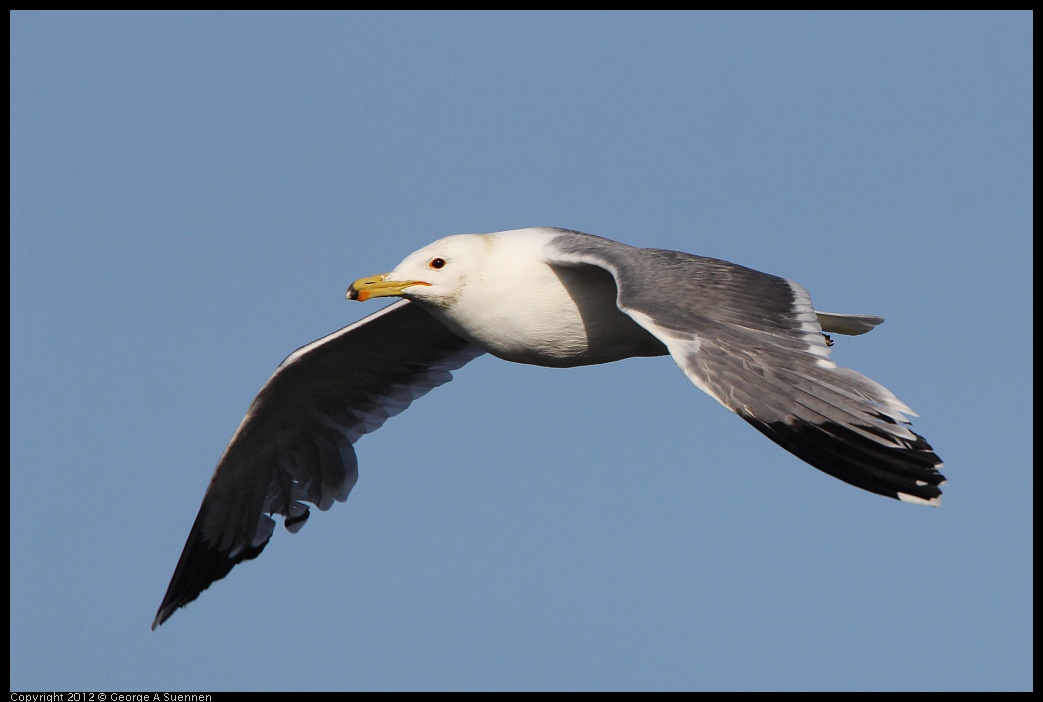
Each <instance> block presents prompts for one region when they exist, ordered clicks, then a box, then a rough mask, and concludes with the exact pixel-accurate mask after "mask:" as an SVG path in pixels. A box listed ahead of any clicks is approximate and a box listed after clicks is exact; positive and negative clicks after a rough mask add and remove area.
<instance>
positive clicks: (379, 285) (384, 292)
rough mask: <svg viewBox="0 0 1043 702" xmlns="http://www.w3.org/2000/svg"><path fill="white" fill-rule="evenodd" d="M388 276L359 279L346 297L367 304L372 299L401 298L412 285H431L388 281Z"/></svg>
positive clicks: (411, 281)
mask: <svg viewBox="0 0 1043 702" xmlns="http://www.w3.org/2000/svg"><path fill="white" fill-rule="evenodd" d="M387 277H388V274H387V273H383V274H381V275H371V276H370V277H368V278H359V279H358V280H356V281H355V282H354V283H352V284H351V286H350V287H349V288H348V294H347V295H346V296H345V297H346V298H347V299H348V300H358V301H359V302H365V301H366V300H368V299H369V298H371V297H396V296H401V295H402V291H403V290H404V289H405V288H408V287H410V286H412V285H430V284H431V283H425V282H424V281H422V280H388V279H387Z"/></svg>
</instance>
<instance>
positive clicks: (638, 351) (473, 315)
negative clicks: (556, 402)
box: [431, 274, 668, 368]
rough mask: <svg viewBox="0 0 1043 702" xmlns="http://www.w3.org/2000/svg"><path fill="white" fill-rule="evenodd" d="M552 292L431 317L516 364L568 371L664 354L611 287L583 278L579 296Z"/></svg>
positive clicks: (560, 290) (565, 290)
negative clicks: (623, 308)
mask: <svg viewBox="0 0 1043 702" xmlns="http://www.w3.org/2000/svg"><path fill="white" fill-rule="evenodd" d="M605 277H608V276H607V274H606V276H605ZM551 290H553V292H550V291H549V290H548V288H547V287H544V288H543V289H542V294H541V297H540V298H539V300H525V299H524V295H516V296H514V297H512V298H511V299H509V300H505V299H500V300H498V301H496V303H493V301H491V300H489V299H486V300H484V301H483V306H482V309H481V311H480V313H478V311H477V310H468V309H467V308H466V303H461V304H460V305H458V306H456V307H454V308H452V309H449V310H447V309H432V310H431V313H432V314H434V315H435V317H436V318H438V319H439V321H441V322H442V323H443V324H445V325H446V326H447V327H449V328H450V329H452V330H453V331H454V332H455V333H456V334H458V335H459V336H461V337H463V338H464V339H467V340H468V341H470V342H471V343H472V344H474V345H475V346H477V347H478V348H480V349H482V350H483V351H486V352H487V353H490V354H492V355H494V356H497V357H498V358H502V359H504V360H506V361H514V362H515V363H527V364H530V365H536V366H552V367H557V368H568V367H572V366H586V365H593V364H597V363H610V362H612V361H618V360H621V359H624V358H630V357H632V356H662V355H665V354H667V353H668V352H667V350H666V347H665V346H664V345H663V344H662V343H661V342H660V341H659V340H658V339H656V338H655V337H654V336H652V335H651V334H650V333H649V332H647V331H646V330H645V329H644V328H643V327H641V326H640V325H639V324H637V322H635V321H634V320H633V319H631V318H630V317H629V316H628V315H626V314H624V313H623V312H621V311H620V310H619V308H618V307H616V302H615V286H614V285H609V286H607V287H606V286H598V285H595V286H591V285H590V280H587V281H586V285H585V286H584V287H583V288H582V291H583V293H582V294H577V292H576V290H577V289H576V288H574V287H572V288H571V289H570V288H567V287H565V286H560V287H554V288H551Z"/></svg>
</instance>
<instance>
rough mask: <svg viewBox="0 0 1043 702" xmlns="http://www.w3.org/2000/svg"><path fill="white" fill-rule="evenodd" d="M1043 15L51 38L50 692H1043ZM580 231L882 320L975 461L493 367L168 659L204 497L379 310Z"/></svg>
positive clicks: (42, 588) (435, 411) (18, 225)
mask: <svg viewBox="0 0 1043 702" xmlns="http://www.w3.org/2000/svg"><path fill="white" fill-rule="evenodd" d="M1031 24H1032V20H1031V15H1029V14H1024V13H973V14H971V13H967V14H964V13H953V14H949V13H947V14H919V13H903V14H860V13H842V14H819V13H815V14H774V13H765V14H759V13H755V14H746V13H743V14H730V13H726V14H703V13H694V14H679V13H667V14H658V13H551V14H545V13H534V14H530V13H522V14H501V13H452V14H442V13H393V14H392V13H336V14H324V13H323V14H310V13H309V14H297V13H291V14H272V13H262V14H239V13H206V14H180V13H174V14H166V13H164V14H154V13H117V14H109V13H98V14H94V13H91V14H79V13H20V12H19V13H14V14H12V15H11V416H12V418H11V687H12V689H16V690H27V689H29V690H94V691H106V692H115V691H127V690H182V691H205V690H234V689H249V690H295V689H304V690H327V689H340V690H407V689H430V690H443V689H464V690H466V689H566V690H571V689H577V690H578V689H696V690H700V689H721V690H738V689H755V690H772V689H787V690H827V689H828V690H833V689H860V690H892V689H915V690H961V689H975V690H1026V689H1030V688H1031V687H1032V667H1031V661H1032V624H1031V622H1032V594H1031V593H1032V485H1033V480H1032V429H1031V425H1032V389H1031V388H1032V331H1033V328H1032V321H1031V320H1032V308H1031V296H1032V282H1031V281H1032V267H1031V260H1032V253H1033V252H1032V238H1031V236H1032V235H1031V232H1032V195H1031V193H1032V156H1031V154H1032V117H1033V114H1032V87H1031V86H1032V72H1031V58H1032V26H1031ZM537 225H549V226H562V227H569V228H573V229H579V230H582V231H588V232H591V233H594V234H599V235H602V236H607V237H609V238H613V239H617V240H621V241H625V242H627V243H631V244H636V245H643V246H655V247H661V248H672V249H679V250H685V251H689V252H692V253H698V254H702V255H709V256H716V257H719V258H724V259H728V260H731V261H735V262H737V263H742V264H744V265H747V266H750V267H753V268H757V269H760V270H765V271H768V272H771V273H775V274H778V275H782V276H785V277H788V278H792V279H794V280H797V281H799V282H801V283H802V284H804V285H805V286H807V287H808V289H809V290H810V291H811V295H812V298H813V300H814V301H815V303H816V306H817V307H818V308H819V309H824V310H830V311H839V312H853V313H870V314H879V315H882V316H884V317H886V318H887V322H886V324H884V325H883V326H882V327H880V328H879V329H877V330H876V331H874V332H873V333H872V334H869V335H867V336H864V337H858V338H840V339H838V340H837V345H836V347H835V348H834V358H835V359H836V360H837V361H838V362H840V363H841V364H842V365H847V366H850V367H853V368H855V369H857V370H859V371H861V372H863V373H865V374H866V375H868V376H869V377H871V378H873V379H875V380H877V381H879V382H881V383H883V384H884V385H886V386H887V387H889V388H891V389H892V390H893V391H894V392H895V393H896V394H897V395H898V396H899V397H900V398H902V399H903V400H904V401H905V402H907V403H908V404H910V405H911V406H912V407H913V408H914V409H916V410H917V411H918V412H919V414H920V415H921V416H920V418H919V419H917V420H916V423H915V428H916V429H917V430H918V431H919V432H920V433H922V434H923V435H924V436H926V437H927V438H928V439H929V440H930V441H931V443H932V444H933V445H934V446H935V448H936V449H937V451H938V453H939V454H940V455H941V456H942V457H943V458H944V459H945V461H946V470H945V473H946V475H947V476H948V478H949V483H948V485H947V488H946V493H945V499H944V505H943V507H942V508H941V509H937V510H935V509H929V508H922V507H916V506H911V505H905V504H901V503H898V502H896V501H891V500H887V499H884V498H881V497H877V496H874V495H870V494H868V493H864V492H862V491H860V490H857V489H855V488H852V487H850V486H848V485H846V484H844V483H841V482H839V481H837V480H834V479H832V478H830V477H828V476H826V475H824V474H823V473H820V472H819V471H816V470H814V469H812V468H810V467H808V466H806V465H804V464H802V463H801V462H800V461H799V460H797V459H795V458H793V457H792V456H790V455H789V454H787V453H785V452H784V451H782V450H781V449H779V448H778V447H776V446H775V445H774V444H772V443H770V442H769V441H767V440H765V439H764V438H763V437H761V436H760V435H759V434H758V433H757V432H755V431H754V430H753V429H752V428H750V427H749V426H747V425H746V423H745V422H743V421H742V420H740V419H739V418H737V417H735V416H733V415H731V414H730V413H728V412H726V411H724V410H723V409H722V408H721V407H720V406H719V405H718V404H717V403H716V402H714V401H713V400H711V399H710V398H709V397H707V396H705V395H704V394H702V393H701V392H699V391H698V390H697V389H696V388H695V387H693V386H692V385H691V383H689V382H688V381H687V380H686V379H685V378H684V376H683V375H682V374H681V372H680V371H679V370H678V369H677V367H676V366H675V365H674V364H673V363H672V362H671V361H670V360H669V359H665V358H659V359H632V360H629V361H624V362H621V363H616V364H610V365H605V366H599V367H590V368H582V369H575V370H568V371H562V370H552V369H540V368H533V367H527V366H519V365H512V364H507V363H504V362H502V361H497V360H495V359H492V358H488V357H486V358H482V359H479V360H477V361H475V362H474V363H472V364H471V365H469V366H467V367H466V368H464V369H463V370H462V371H460V372H459V373H458V374H457V377H456V380H454V381H453V382H452V383H450V384H449V385H447V386H445V387H443V388H440V389H439V390H437V391H435V392H433V393H432V394H430V395H428V396H427V397H425V398H423V399H422V400H420V401H419V402H417V403H416V404H415V405H414V406H413V407H412V408H410V410H409V411H407V412H405V413H403V414H402V415H400V416H398V417H396V418H394V419H393V420H391V421H389V422H388V423H387V425H386V426H385V427H384V428H383V429H381V430H380V431H379V432H377V433H375V434H373V435H370V436H368V437H365V438H364V439H362V440H361V441H360V442H359V444H358V446H357V448H358V453H359V460H360V466H361V467H360V480H359V483H358V485H357V486H356V488H355V490H354V491H353V492H352V494H351V497H350V498H349V499H348V501H347V503H345V504H338V505H336V506H335V508H334V509H332V510H330V511H329V512H326V513H315V514H314V516H313V517H312V519H311V520H310V521H309V523H308V524H307V526H306V528H304V529H303V530H302V531H301V532H300V533H299V534H297V535H292V536H291V535H290V534H288V533H287V532H286V531H285V530H283V529H282V528H281V527H279V529H278V531H277V532H276V534H275V536H274V537H273V539H272V541H271V543H270V544H269V545H268V548H267V549H266V550H265V552H264V554H263V555H262V556H261V557H260V558H259V559H257V560H256V561H253V562H250V563H247V564H244V565H241V566H239V567H238V568H236V569H235V570H234V571H233V572H232V573H231V575H230V576H229V577H228V578H226V579H225V580H223V581H220V582H218V583H217V584H215V585H214V586H213V587H211V588H210V590H208V591H207V592H205V593H204V594H203V595H202V596H201V597H200V598H199V600H197V601H196V602H194V603H192V604H191V605H190V606H189V607H188V608H186V609H184V610H181V611H179V612H177V613H176V614H175V615H174V617H173V618H172V619H171V620H170V621H169V622H167V624H166V625H164V626H163V627H161V628H160V629H159V630H158V631H157V632H152V631H150V630H149V625H150V623H151V621H152V617H153V616H154V614H155V611H156V608H157V606H158V605H159V602H160V599H161V597H162V595H163V592H164V590H165V588H166V586H167V582H168V580H169V578H170V575H171V573H172V572H173V568H174V565H175V563H176V561H177V558H178V555H179V554H180V552H181V548H182V545H183V544H184V540H185V537H186V536H187V534H188V530H189V528H190V526H191V524H192V520H193V519H194V517H195V514H196V511H197V509H198V507H199V502H200V500H201V498H202V495H203V492H204V490H205V488H206V485H207V481H208V480H209V477H210V474H211V472H212V470H213V467H214V465H215V463H216V460H217V458H218V457H219V455H220V453H221V451H222V450H223V448H224V446H225V444H226V443H227V441H228V439H229V438H230V437H231V435H232V432H233V431H234V430H235V428H236V426H237V425H238V423H239V421H240V419H241V418H242V415H243V413H244V412H245V410H246V408H247V406H248V405H249V403H250V401H251V399H252V398H253V396H254V394H255V393H256V392H257V390H258V389H259V388H260V387H261V385H262V384H263V383H264V382H265V380H266V379H267V378H268V376H269V375H270V373H271V372H272V370H273V369H274V368H275V366H276V365H277V364H278V363H279V362H280V361H281V360H282V359H283V358H284V357H285V356H286V355H287V354H288V353H289V352H291V351H292V350H293V349H295V348H297V347H298V346H301V345H303V344H305V343H307V342H309V341H311V340H313V339H315V338H318V337H320V336H322V335H324V334H326V333H328V332H330V331H333V330H335V329H337V328H339V327H341V326H344V325H345V324H348V323H350V322H352V321H354V320H356V319H358V318H360V317H362V316H364V315H365V314H367V313H370V312H372V311H374V310H375V309H378V308H379V303H378V302H377V301H374V302H372V303H368V304H359V303H349V302H346V301H345V300H344V290H345V288H346V287H347V285H348V284H349V283H350V282H351V281H352V280H354V279H356V278H358V277H360V276H363V275H370V274H374V273H379V272H383V271H385V270H388V269H390V268H391V267H393V266H394V265H395V264H397V263H398V261H399V260H401V259H402V258H403V257H404V256H405V255H406V254H408V253H410V252H411V251H413V250H415V249H417V248H419V247H420V246H422V245H424V244H426V243H428V242H430V241H432V240H434V239H436V238H439V237H441V236H445V235H448V234H452V233H460V232H485V231H497V230H503V229H512V228H518V227H525V226H537Z"/></svg>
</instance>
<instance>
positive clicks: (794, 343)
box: [153, 228, 944, 628]
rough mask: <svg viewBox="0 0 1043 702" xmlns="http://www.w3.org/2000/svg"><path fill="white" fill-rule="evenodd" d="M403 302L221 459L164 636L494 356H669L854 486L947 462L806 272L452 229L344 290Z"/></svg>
mask: <svg viewBox="0 0 1043 702" xmlns="http://www.w3.org/2000/svg"><path fill="white" fill-rule="evenodd" d="M383 296H396V297H404V298H406V300H403V301H400V302H397V303H395V304H394V305H391V306H390V307H387V308H385V309H383V310H381V311H379V312H377V313H375V314H373V315H371V316H369V317H367V318H366V319H363V320H361V321H360V322H357V323H355V324H352V325H350V326H348V327H345V328H344V329H341V330H340V331H337V332H334V333H333V334H331V335H329V336H327V337H325V338H323V339H319V340H318V341H315V342H313V343H311V344H308V345H307V346H304V347H302V348H301V349H298V350H297V351H295V352H294V353H293V354H291V355H290V356H289V357H288V358H287V359H286V360H285V361H284V362H283V363H282V364H281V365H280V366H279V368H278V369H277V370H276V372H275V374H274V375H273V376H272V378H271V379H270V380H269V381H268V383H267V384H266V385H265V387H264V388H262V390H261V392H260V393H259V394H258V396H257V398H256V399H255V400H254V402H253V404H252V405H251V407H250V409H249V411H248V412H247V415H246V417H245V418H244V420H243V422H242V424H241V425H240V427H239V429H238V430H237V431H236V433H235V435H234V436H233V437H232V440H231V442H230V443H229V445H228V448H227V449H226V450H225V453H224V455H223V456H222V457H221V460H220V461H219V463H218V466H217V469H216V471H215V473H214V477H213V478H212V480H211V483H210V486H209V487H208V489H207V493H206V495H205V496H204V498H203V504H202V507H201V508H200V512H199V515H198V517H197V518H196V522H195V524H194V525H193V528H192V531H191V533H190V534H189V538H188V543H187V544H186V545H185V550H184V552H183V553H182V555H181V559H180V561H179V562H178V565H177V568H176V569H175V572H174V576H173V578H172V579H171V583H170V586H169V588H168V590H167V594H166V596H165V597H164V600H163V603H162V604H161V606H160V609H159V612H158V614H157V615H156V620H155V622H154V623H153V628H155V627H156V626H158V625H159V624H161V623H162V622H163V621H164V620H165V619H166V618H167V617H169V616H170V615H171V614H172V613H173V612H174V610H175V609H177V608H178V607H181V606H184V605H185V604H187V603H188V602H190V601H192V600H193V599H195V598H196V597H197V596H198V595H199V593H200V592H202V590H204V589H206V588H207V587H208V586H209V585H210V583H211V582H213V581H214V580H217V579H219V578H222V577H224V576H225V575H226V574H227V573H228V572H229V571H230V569H231V568H232V567H233V566H234V565H235V564H236V563H239V562H241V561H242V560H245V559H249V558H254V557H256V556H257V555H258V554H259V553H260V552H261V550H262V549H263V548H264V546H265V544H266V543H267V541H268V539H269V538H270V537H271V534H272V531H273V528H274V522H273V521H272V519H271V518H270V516H269V515H272V514H282V515H284V516H285V517H286V526H287V528H289V529H290V530H291V531H296V530H297V529H299V528H300V527H301V525H302V524H303V523H304V521H305V520H306V519H307V516H308V508H307V506H306V505H305V504H304V502H311V503H312V504H315V505H317V506H318V507H319V508H320V509H328V508H329V506H330V505H332V504H333V502H334V501H343V500H344V499H346V498H347V495H348V492H349V491H350V490H351V487H352V486H353V485H354V482H355V480H356V478H357V461H356V458H355V452H354V449H353V444H354V443H355V441H356V440H357V439H358V438H359V437H360V436H362V435H363V434H366V433H369V432H371V431H374V430H375V429H377V428H379V427H380V426H381V425H382V424H383V422H384V421H385V420H386V419H387V418H388V417H390V416H393V415H394V414H397V413H398V412H400V411H401V410H403V409H405V408H406V407H407V406H408V405H409V404H410V403H411V402H412V401H413V400H415V399H416V398H418V397H420V396H421V395H423V394H425V393H426V392H428V391H429V390H431V389H432V388H434V387H437V386H438V385H441V384H443V383H445V382H447V381H448V380H449V379H450V377H451V375H450V371H452V370H455V369H456V368H459V367H460V366H462V365H464V364H465V363H467V362H468V361H470V360H471V359H473V358H475V357H477V356H479V355H481V354H482V353H483V352H487V353H490V354H492V355H494V356H497V357H499V358H502V359H504V360H508V361H514V362H517V363H523V364H531V365H541V366H552V367H562V368H567V367H572V366H580V365H590V364H595V363H607V362H611V361H617V360H621V359H624V358H629V357H633V356H661V355H667V354H669V355H670V356H672V357H673V359H674V361H675V362H676V363H677V365H678V366H679V367H680V368H681V370H682V371H683V372H684V373H685V375H686V376H688V378H689V380H691V381H692V383H693V384H695V385H696V386H697V387H699V388H700V389H702V390H704V391H705V392H707V393H708V394H709V395H710V396H711V397H713V398H714V399H715V400H717V401H718V402H720V403H721V404H722V405H724V406H725V407H727V408H728V409H730V410H732V411H734V412H735V413H736V414H738V415H739V416H741V417H742V418H743V419H745V420H746V421H748V422H749V423H750V424H752V425H753V426H754V427H755V428H756V429H757V430H758V431H760V432H761V433H763V434H765V435H766V436H767V437H768V438H770V439H772V440H773V441H775V442H776V443H778V444H779V445H781V446H782V447H783V448H785V449H787V450H788V451H790V452H791V453H793V454H794V455H796V456H798V457H799V458H801V459H802V460H804V461H806V462H808V463H810V464H811V465H813V466H815V467H816V468H819V469H820V470H822V471H824V472H826V473H829V474H830V475H833V476H835V477H838V478H840V479H842V480H844V481H846V482H849V483H851V484H853V485H856V486H858V487H861V488H863V489H866V490H869V491H871V492H875V493H878V494H882V495H887V496H889V497H894V498H898V499H901V500H904V501H908V502H919V503H925V504H935V505H936V504H938V503H939V500H940V495H941V490H940V489H939V486H940V485H941V484H942V483H943V482H944V478H943V476H942V475H941V473H939V472H938V468H939V467H940V466H941V460H940V459H939V458H938V456H937V455H936V454H935V453H934V451H933V449H932V448H931V446H930V445H929V444H928V443H927V442H926V441H925V440H924V439H923V438H922V437H920V436H918V435H917V434H915V433H913V432H912V431H911V430H909V429H908V419H907V417H908V416H913V415H914V413H913V411H912V410H911V409H909V407H907V406H906V405H905V404H904V403H902V402H901V401H900V400H898V398H896V397H895V396H894V394H892V393H891V392H890V391H889V390H887V389H886V388H884V387H883V386H881V385H879V384H878V383H875V382H874V381H872V380H870V379H868V378H866V377H865V376H862V375H860V374H859V373H856V372H855V371H852V370H850V369H847V368H842V367H840V366H838V365H837V364H836V363H834V362H833V360H832V359H831V358H830V348H829V345H828V344H827V342H826V339H825V337H824V336H823V332H832V333H838V334H862V333H865V332H867V331H869V330H870V329H872V328H873V327H874V326H876V325H877V324H879V323H880V322H882V321H883V320H882V319H881V318H879V317H872V316H867V315H843V314H832V313H821V312H816V311H815V310H814V308H813V307H812V305H811V298H810V296H809V295H808V293H807V291H806V290H805V289H804V288H803V287H802V286H800V285H799V284H797V283H794V282H792V281H789V280H785V279H783V278H779V277H777V276H773V275H769V274H766V273H761V272H758V271H755V270H752V269H749V268H745V267H743V266H739V265H736V264H732V263H728V262H726V261H720V260H717V259H712V258H705V257H701V256H695V255H692V254H686V253H681V252H677V251H666V250H661V249H639V248H634V247H631V246H628V245H626V244H621V243H619V242H615V241H611V240H608V239H603V238H601V237H596V236H592V235H589V234H583V233H581V232H573V231H569V230H564V229H551V228H533V229H522V230H514V231H508V232H498V233H495V234H465V235H457V236H452V237H447V238H445V239H441V240H439V241H436V242H434V243H433V244H431V245H429V246H426V247H424V248H423V249H420V250H419V251H417V252H415V253H413V254H411V255H410V256H408V257H406V259H405V260H403V262H402V263H401V264H400V265H399V266H398V267H397V268H396V269H395V270H393V271H391V272H390V273H386V274H383V275H380V276H373V277H370V278H362V279H359V280H358V281H356V282H355V283H353V284H352V286H351V287H350V288H349V290H348V297H349V298H352V299H358V300H361V301H364V300H367V299H368V298H370V297H383Z"/></svg>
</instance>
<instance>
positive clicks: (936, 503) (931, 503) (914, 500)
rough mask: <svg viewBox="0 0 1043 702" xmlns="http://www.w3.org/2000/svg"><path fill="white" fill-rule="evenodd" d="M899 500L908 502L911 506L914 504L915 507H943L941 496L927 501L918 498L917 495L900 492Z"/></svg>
mask: <svg viewBox="0 0 1043 702" xmlns="http://www.w3.org/2000/svg"><path fill="white" fill-rule="evenodd" d="M898 499H899V500H901V501H902V502H908V503H909V504H913V505H927V506H928V507H941V506H942V498H941V496H939V497H932V498H931V499H929V500H925V499H924V498H922V497H917V496H916V495H907V494H905V493H904V492H900V493H898Z"/></svg>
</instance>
